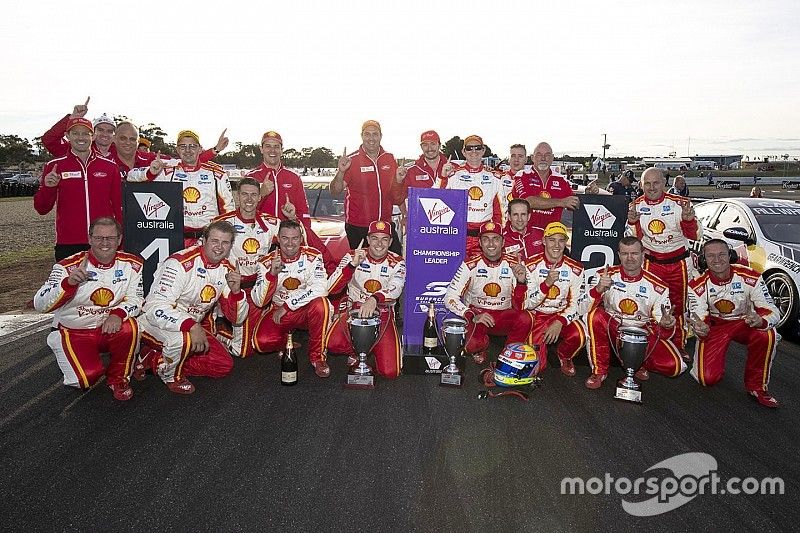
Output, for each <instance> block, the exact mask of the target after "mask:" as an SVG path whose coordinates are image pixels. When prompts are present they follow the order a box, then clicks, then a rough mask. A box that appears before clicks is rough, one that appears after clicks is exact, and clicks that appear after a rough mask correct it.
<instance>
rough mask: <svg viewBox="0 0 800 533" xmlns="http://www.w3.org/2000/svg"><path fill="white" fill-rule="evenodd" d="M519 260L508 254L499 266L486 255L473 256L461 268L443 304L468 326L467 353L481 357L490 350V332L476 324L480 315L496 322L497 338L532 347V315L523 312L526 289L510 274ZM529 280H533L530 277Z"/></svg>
mask: <svg viewBox="0 0 800 533" xmlns="http://www.w3.org/2000/svg"><path fill="white" fill-rule="evenodd" d="M514 262H516V260H515V259H514V258H513V257H512V256H510V255H507V254H503V255H502V256H500V259H499V260H498V261H496V262H493V261H489V260H488V259H486V258H485V257H484V256H483V254H480V255H476V256H473V257H471V258H469V259H467V260H466V261H464V262H463V263H461V266H460V267H458V270H457V271H456V274H455V276H453V280H452V281H451V282H450V285H448V287H447V292H446V293H445V296H444V304H445V307H447V309H448V310H449V311H450V312H452V313H455V314H456V315H458V316H461V317H463V318H464V319H465V320H466V321H467V322H469V327H468V329H467V345H466V348H465V351H466V352H469V353H480V352H484V351H486V349H487V348H488V347H489V330H488V328H487V327H486V326H485V325H483V324H477V323H475V322H474V321H473V319H474V317H475V316H476V315H478V314H480V313H488V314H489V315H491V316H492V318H494V321H495V326H494V327H493V328H492V334H494V335H507V336H508V340H507V342H509V343H511V342H524V343H527V344H531V343H532V338H531V337H532V336H531V330H532V328H533V313H532V312H531V311H523V310H522V305H523V303H524V301H525V294H526V291H527V289H526V286H525V285H524V284H521V283H517V278H516V276H515V275H514V272H513V271H512V270H511V265H512V264H513V263H514ZM528 277H530V276H528Z"/></svg>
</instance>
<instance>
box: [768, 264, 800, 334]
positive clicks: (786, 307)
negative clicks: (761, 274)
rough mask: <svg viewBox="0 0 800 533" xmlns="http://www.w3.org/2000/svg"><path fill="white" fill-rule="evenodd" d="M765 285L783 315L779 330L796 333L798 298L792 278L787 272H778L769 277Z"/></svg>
mask: <svg viewBox="0 0 800 533" xmlns="http://www.w3.org/2000/svg"><path fill="white" fill-rule="evenodd" d="M765 283H766V285H767V290H768V291H769V294H770V296H772V299H773V301H774V302H775V306H776V307H777V308H778V311H780V313H781V320H780V322H779V323H778V328H780V329H781V330H782V331H784V332H787V333H788V332H791V333H794V332H796V328H797V312H798V296H797V287H795V286H794V282H793V281H792V278H791V277H790V276H789V275H788V274H786V273H785V272H780V271H777V272H773V273H771V274H770V275H769V276H767V278H766V280H765Z"/></svg>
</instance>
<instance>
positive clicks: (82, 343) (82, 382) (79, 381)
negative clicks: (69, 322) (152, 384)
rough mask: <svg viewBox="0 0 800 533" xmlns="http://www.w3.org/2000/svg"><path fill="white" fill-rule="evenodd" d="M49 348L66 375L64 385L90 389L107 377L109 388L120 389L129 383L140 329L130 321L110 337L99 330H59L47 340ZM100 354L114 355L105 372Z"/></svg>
mask: <svg viewBox="0 0 800 533" xmlns="http://www.w3.org/2000/svg"><path fill="white" fill-rule="evenodd" d="M47 345H48V346H50V348H51V349H52V350H53V353H54V354H55V356H56V361H57V362H58V367H59V368H60V369H61V373H62V374H64V385H69V386H70V387H79V388H81V389H88V388H90V387H91V386H92V385H94V384H95V383H97V380H98V379H100V376H102V375H103V374H104V373H105V375H106V380H107V382H108V384H109V385H120V384H122V383H128V380H129V379H130V375H131V370H132V369H133V361H134V355H135V354H136V348H137V346H138V345H139V325H138V324H137V323H136V320H134V319H132V318H128V319H126V320H123V321H122V327H120V329H119V331H118V332H116V333H114V334H111V335H107V334H104V333H103V332H102V331H101V329H100V328H94V329H69V328H65V327H60V328H59V329H57V330H56V331H53V332H51V333H50V335H48V336H47ZM101 352H110V353H111V361H110V362H109V364H108V368H107V369H105V368H103V361H102V359H100V353H101Z"/></svg>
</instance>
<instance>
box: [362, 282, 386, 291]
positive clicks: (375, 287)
mask: <svg viewBox="0 0 800 533" xmlns="http://www.w3.org/2000/svg"><path fill="white" fill-rule="evenodd" d="M381 287H382V285H381V282H380V281H378V280H377V279H368V280H367V281H366V282H364V290H365V291H367V292H368V293H370V294H372V293H373V292H377V291H379V290H381Z"/></svg>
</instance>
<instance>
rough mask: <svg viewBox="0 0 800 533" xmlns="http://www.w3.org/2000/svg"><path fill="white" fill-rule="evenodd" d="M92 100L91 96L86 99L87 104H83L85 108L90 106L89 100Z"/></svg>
mask: <svg viewBox="0 0 800 533" xmlns="http://www.w3.org/2000/svg"><path fill="white" fill-rule="evenodd" d="M90 98H91V96H87V97H86V103H85V104H83V105H85V106H88V105H89V99H90Z"/></svg>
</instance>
